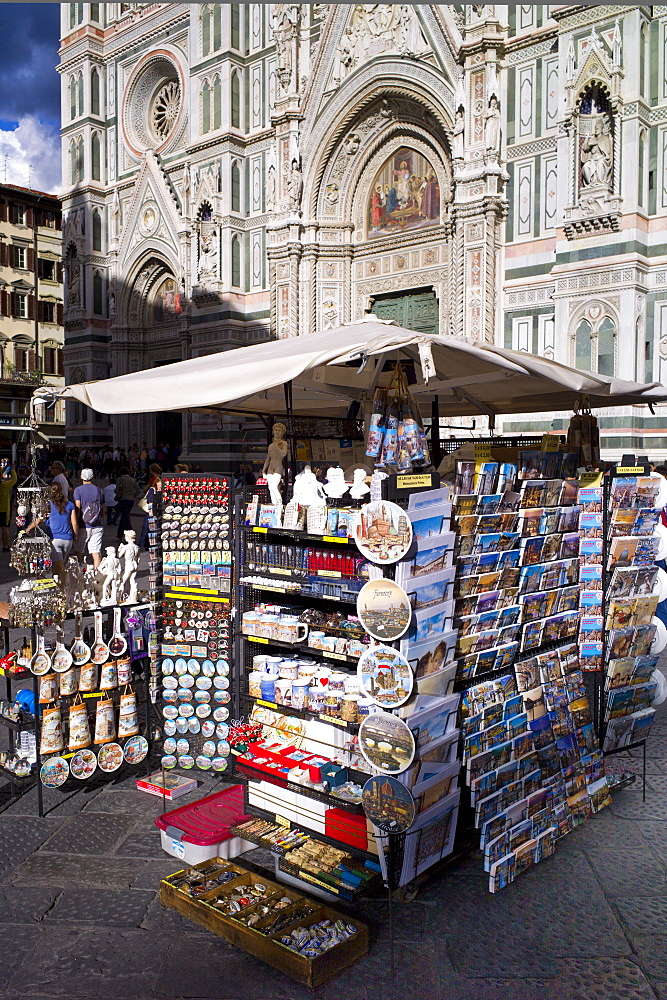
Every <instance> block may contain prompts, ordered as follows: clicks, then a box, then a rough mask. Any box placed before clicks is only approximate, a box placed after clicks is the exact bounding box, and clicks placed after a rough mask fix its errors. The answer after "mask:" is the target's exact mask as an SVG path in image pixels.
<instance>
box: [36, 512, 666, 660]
mask: <svg viewBox="0 0 667 1000" xmlns="http://www.w3.org/2000/svg"><path fill="white" fill-rule="evenodd" d="M653 534H654V535H655V536H656V537H657V538H658V551H657V553H656V557H655V558H656V559H665V558H667V528H666V527H665V525H664V524H662V523H661V522H660V521H658V523H657V524H656V526H655V528H654V529H653ZM618 565H619V566H624V565H625V566H627V565H628V564H627V563H623V562H619V564H618ZM33 673H34V670H33Z"/></svg>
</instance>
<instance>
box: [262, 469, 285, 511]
mask: <svg viewBox="0 0 667 1000" xmlns="http://www.w3.org/2000/svg"><path fill="white" fill-rule="evenodd" d="M282 478H283V477H282V476H281V475H280V473H279V472H268V473H267V475H266V481H267V483H268V484H269V496H270V497H271V503H273V504H275V505H276V507H280V508H282V505H283V498H282V495H281V493H280V480H281V479H282Z"/></svg>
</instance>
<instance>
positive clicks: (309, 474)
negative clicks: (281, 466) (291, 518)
mask: <svg viewBox="0 0 667 1000" xmlns="http://www.w3.org/2000/svg"><path fill="white" fill-rule="evenodd" d="M292 501H293V502H294V503H298V504H300V506H301V507H323V506H324V493H323V492H322V487H321V486H320V484H319V482H318V481H317V476H316V475H315V473H314V472H313V470H312V469H311V467H310V466H309V465H306V466H305V467H304V469H303V472H300V473H299V475H298V476H297V477H296V479H295V480H294V493H293V494H292Z"/></svg>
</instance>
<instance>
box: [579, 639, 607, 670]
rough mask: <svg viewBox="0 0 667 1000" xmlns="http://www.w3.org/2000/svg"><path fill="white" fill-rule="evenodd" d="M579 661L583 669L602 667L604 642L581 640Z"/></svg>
mask: <svg viewBox="0 0 667 1000" xmlns="http://www.w3.org/2000/svg"><path fill="white" fill-rule="evenodd" d="M579 662H580V664H581V669H582V670H601V669H602V643H601V642H581V643H579Z"/></svg>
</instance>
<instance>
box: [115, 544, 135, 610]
mask: <svg viewBox="0 0 667 1000" xmlns="http://www.w3.org/2000/svg"><path fill="white" fill-rule="evenodd" d="M123 537H124V538H125V542H124V543H123V544H122V545H119V547H118V555H119V557H120V558H121V559H124V560H125V567H124V569H123V579H122V581H121V588H120V594H119V597H120V598H121V599H122V600H123V604H136V603H137V600H138V597H137V570H138V569H139V546H138V545H137V544H136V539H137V533H136V531H129V530H128V531H125V532H124V533H123Z"/></svg>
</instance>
